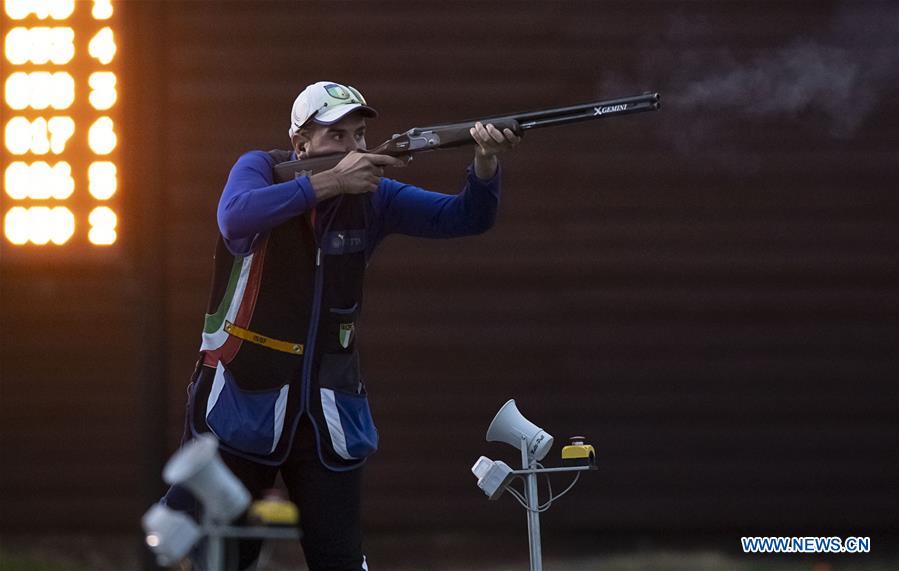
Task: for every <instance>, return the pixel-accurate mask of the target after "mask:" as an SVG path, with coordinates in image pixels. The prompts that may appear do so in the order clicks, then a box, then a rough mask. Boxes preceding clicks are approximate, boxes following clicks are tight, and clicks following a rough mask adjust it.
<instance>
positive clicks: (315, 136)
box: [293, 112, 366, 158]
mask: <svg viewBox="0 0 899 571" xmlns="http://www.w3.org/2000/svg"><path fill="white" fill-rule="evenodd" d="M293 147H294V150H295V151H296V153H297V156H298V157H300V158H307V157H314V156H319V155H331V154H335V153H348V152H350V151H362V150H365V149H366V144H365V117H363V116H362V115H361V114H360V113H355V112H354V113H349V114H348V115H347V116H345V117H344V118H343V119H341V120H340V121H338V122H337V123H334V124H333V125H319V124H318V123H315V122H312V124H311V125H310V126H309V127H308V128H304V129H303V130H302V131H301V132H300V133H297V134H296V135H294V137H293Z"/></svg>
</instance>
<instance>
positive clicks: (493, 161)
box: [469, 121, 521, 180]
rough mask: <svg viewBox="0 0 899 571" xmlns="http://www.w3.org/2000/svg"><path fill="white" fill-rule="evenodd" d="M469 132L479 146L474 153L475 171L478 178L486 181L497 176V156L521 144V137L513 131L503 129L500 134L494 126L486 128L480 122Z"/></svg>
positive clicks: (490, 125) (489, 125) (488, 124)
mask: <svg viewBox="0 0 899 571" xmlns="http://www.w3.org/2000/svg"><path fill="white" fill-rule="evenodd" d="M469 132H470V133H471V137H472V138H473V139H474V140H475V142H476V143H477V144H478V148H477V149H476V150H475V153H474V171H475V174H476V175H477V177H478V178H480V179H484V180H486V179H489V178H493V175H494V174H496V169H497V166H498V165H499V161H498V160H497V158H496V155H498V154H499V153H501V152H503V151H507V150H509V149H512V148H514V147H515V146H516V145H518V143H520V142H521V137H519V136H517V135H516V134H515V133H513V132H512V130H511V129H503V130H502V132H500V130H499V129H497V128H496V127H494V126H493V125H492V124H490V123H487V126H486V127H485V126H484V125H483V124H481V122H480V121H478V122H477V123H475V124H474V127H472V128H471V129H470V130H469Z"/></svg>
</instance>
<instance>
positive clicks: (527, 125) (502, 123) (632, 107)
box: [275, 93, 660, 182]
mask: <svg viewBox="0 0 899 571" xmlns="http://www.w3.org/2000/svg"><path fill="white" fill-rule="evenodd" d="M659 106H660V103H659V94H658V93H644V94H643V95H638V96H635V97H624V98H621V99H609V100H607V101H595V102H593V103H583V104H581V105H574V106H571V107H557V108H555V109H544V110H543V111H531V112H528V113H517V114H513V115H500V116H496V117H486V118H482V119H472V120H469V121H461V122H458V123H447V124H444V125H434V126H431V127H415V128H413V129H409V130H408V131H406V132H405V133H400V134H396V135H394V136H392V137H391V138H390V139H388V140H386V141H384V142H383V143H381V144H380V145H378V146H377V147H375V148H374V149H369V150H368V151H367V152H369V153H375V154H379V155H390V156H393V157H397V156H403V155H409V154H413V153H420V152H424V151H434V150H437V149H449V148H452V147H460V146H463V145H473V144H475V143H474V139H472V138H471V133H469V132H468V131H469V129H471V128H472V127H474V124H475V123H476V122H478V121H480V122H481V123H483V124H484V125H486V124H488V123H492V124H493V126H494V127H496V128H497V129H499V130H500V131H502V130H503V129H506V128H508V129H510V130H511V131H512V132H513V133H515V134H516V135H519V136H521V135H523V134H524V132H525V131H527V130H528V129H537V128H539V127H554V126H556V125H566V124H568V123H577V122H580V121H590V120H593V119H602V118H604V117H611V116H612V115H627V114H629V113H640V112H642V111H655V110H656V109H658V108H659ZM345 156H346V154H345V153H337V154H332V155H323V156H320V157H311V158H307V159H301V160H297V161H287V162H284V163H280V164H278V165H276V166H275V182H285V181H288V180H292V179H294V178H297V177H300V176H307V175H311V174H315V173H318V172H321V171H324V170H328V169H330V168H332V167H334V166H336V165H337V163H339V162H340V161H341V159H343V157H345Z"/></svg>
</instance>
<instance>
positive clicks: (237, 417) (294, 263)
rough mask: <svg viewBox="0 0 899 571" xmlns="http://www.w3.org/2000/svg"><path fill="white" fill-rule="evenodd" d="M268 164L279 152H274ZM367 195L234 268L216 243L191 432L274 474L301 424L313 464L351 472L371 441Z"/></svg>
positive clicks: (277, 237) (278, 231) (292, 226)
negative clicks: (366, 376)
mask: <svg viewBox="0 0 899 571" xmlns="http://www.w3.org/2000/svg"><path fill="white" fill-rule="evenodd" d="M269 154H270V156H271V157H272V158H273V159H274V162H275V164H277V163H279V162H283V161H286V160H290V156H291V155H290V153H289V152H288V151H271V152H270V153H269ZM373 219H374V213H373V211H372V204H371V200H370V197H369V196H368V195H340V196H337V197H335V198H332V199H329V200H326V201H324V202H321V203H319V204H318V205H317V206H316V208H315V209H314V210H313V211H312V212H311V213H309V214H308V215H306V216H297V217H295V218H292V219H290V220H288V221H287V222H285V223H283V224H281V225H280V226H277V227H275V228H273V229H272V230H270V231H269V232H267V233H265V234H261V235H260V236H259V237H258V238H257V239H256V243H255V244H254V247H253V251H252V253H250V254H248V255H246V256H234V255H232V254H231V253H230V252H229V251H228V249H227V248H226V247H225V243H224V240H223V238H222V237H221V236H219V238H218V243H217V245H216V253H215V270H214V277H213V282H212V291H211V293H210V298H209V304H208V307H207V310H206V319H205V324H204V330H203V343H202V346H201V349H200V360H199V361H198V363H197V367H196V370H195V372H194V376H193V382H192V383H191V386H190V391H189V392H190V398H189V411H188V422H189V424H190V429H191V431H192V432H193V433H194V434H197V433H201V432H212V433H214V434H215V435H216V436H217V437H218V438H219V440H220V441H221V446H222V448H223V449H225V450H226V451H228V452H231V453H233V454H236V455H239V456H242V457H245V458H248V459H250V460H254V461H257V462H260V463H264V464H271V465H277V464H280V463H281V462H283V461H284V459H285V458H286V457H287V455H288V454H289V452H290V447H291V444H292V441H293V437H294V435H295V433H296V427H297V425H298V423H299V422H300V419H301V418H302V416H303V415H304V414H305V415H308V416H309V419H310V420H311V422H312V425H313V427H314V433H315V438H316V439H317V440H318V442H317V449H318V452H319V456H320V458H321V461H322V463H323V464H324V465H325V466H326V467H328V468H329V469H331V470H335V471H342V470H349V469H353V468H355V467H357V466H359V465H360V464H361V463H362V462H364V460H365V458H366V457H367V456H368V455H370V454H371V453H373V452H374V451H375V450H376V449H377V443H378V433H377V430H376V429H375V426H374V423H373V422H372V417H371V411H370V409H369V404H368V397H367V394H366V391H365V386H364V384H363V381H362V376H361V374H360V369H359V356H358V353H357V352H356V341H355V340H356V322H357V320H358V318H359V315H360V312H361V309H362V284H363V277H364V273H365V265H366V249H367V247H368V246H369V244H367V242H366V241H367V240H368V235H367V232H366V230H367V228H368V223H369V221H371V220H373Z"/></svg>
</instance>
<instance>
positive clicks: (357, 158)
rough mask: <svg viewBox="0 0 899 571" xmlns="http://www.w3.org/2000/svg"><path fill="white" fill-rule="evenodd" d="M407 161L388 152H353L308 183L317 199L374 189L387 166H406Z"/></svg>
mask: <svg viewBox="0 0 899 571" xmlns="http://www.w3.org/2000/svg"><path fill="white" fill-rule="evenodd" d="M406 164H407V163H406V161H403V160H400V159H397V158H394V157H391V156H388V155H375V154H371V153H360V152H357V151H353V152H351V153H348V154H347V156H345V157H343V159H341V161H340V162H339V163H337V164H336V165H335V166H334V167H333V168H331V169H328V170H326V171H322V172H320V173H318V174H314V175H312V176H311V177H309V182H311V183H312V188H313V189H314V190H315V197H316V199H317V200H318V201H322V200H325V199H328V198H331V197H333V196H337V195H338V194H362V193H365V192H374V191H375V190H377V189H378V183H379V182H380V180H381V177H382V176H384V167H404V166H406Z"/></svg>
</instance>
